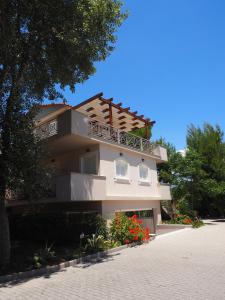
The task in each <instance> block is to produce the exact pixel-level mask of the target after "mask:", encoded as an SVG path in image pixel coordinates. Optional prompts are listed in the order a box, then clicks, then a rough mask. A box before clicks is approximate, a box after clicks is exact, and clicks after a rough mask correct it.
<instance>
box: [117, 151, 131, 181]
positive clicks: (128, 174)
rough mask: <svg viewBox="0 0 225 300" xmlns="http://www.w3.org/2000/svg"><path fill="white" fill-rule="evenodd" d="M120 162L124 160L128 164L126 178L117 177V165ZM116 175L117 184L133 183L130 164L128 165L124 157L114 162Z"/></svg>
mask: <svg viewBox="0 0 225 300" xmlns="http://www.w3.org/2000/svg"><path fill="white" fill-rule="evenodd" d="M119 160H123V161H125V162H126V163H127V174H126V176H124V177H122V176H117V173H116V163H117V161H119ZM114 174H115V177H114V181H116V182H120V183H130V182H131V181H130V164H129V163H128V161H127V160H126V159H125V158H124V157H119V158H117V159H115V160H114Z"/></svg>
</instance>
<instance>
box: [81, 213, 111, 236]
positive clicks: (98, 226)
mask: <svg viewBox="0 0 225 300" xmlns="http://www.w3.org/2000/svg"><path fill="white" fill-rule="evenodd" d="M82 222H83V223H86V224H87V225H88V234H89V232H91V233H94V234H96V235H101V236H103V237H104V239H107V238H108V228H107V224H106V220H105V219H104V218H103V217H102V216H101V215H100V214H91V215H89V216H87V218H85V219H83V220H82Z"/></svg>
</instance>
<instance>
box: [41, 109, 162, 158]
mask: <svg viewBox="0 0 225 300" xmlns="http://www.w3.org/2000/svg"><path fill="white" fill-rule="evenodd" d="M35 133H36V134H37V135H38V136H39V137H40V138H41V139H46V138H50V137H53V136H56V135H57V139H58V138H61V137H63V136H70V137H71V138H72V136H73V135H76V136H77V137H78V136H79V137H84V138H85V139H87V138H88V139H89V141H90V140H92V139H95V140H96V139H97V140H99V141H103V142H107V143H111V144H114V145H118V146H120V147H125V148H127V149H131V150H135V151H138V152H141V153H145V154H148V155H152V156H154V157H155V158H156V160H158V162H160V161H167V151H166V149H164V148H163V147H161V146H155V145H154V144H153V143H151V142H150V141H149V140H147V139H145V138H142V137H139V136H136V135H134V134H132V133H130V132H126V131H124V130H121V129H118V128H116V127H114V126H111V125H108V124H106V123H101V122H98V121H96V120H91V118H88V117H86V116H84V115H83V114H81V113H79V112H76V111H67V112H66V113H65V114H63V115H61V116H59V117H58V118H57V119H54V120H51V121H50V122H48V123H44V124H41V125H40V126H38V127H37V128H36V129H35ZM71 145H72V141H71Z"/></svg>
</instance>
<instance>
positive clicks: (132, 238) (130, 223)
mask: <svg viewBox="0 0 225 300" xmlns="http://www.w3.org/2000/svg"><path fill="white" fill-rule="evenodd" d="M110 232H111V236H112V238H113V240H115V241H119V242H120V243H121V244H130V243H132V242H141V241H146V240H148V239H149V233H150V231H149V228H143V227H142V221H141V220H139V219H138V218H137V216H136V215H133V216H132V217H127V216H126V215H125V214H123V213H116V215H115V218H114V219H113V221H112V224H111V228H110Z"/></svg>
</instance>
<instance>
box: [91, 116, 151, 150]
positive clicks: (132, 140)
mask: <svg viewBox="0 0 225 300" xmlns="http://www.w3.org/2000/svg"><path fill="white" fill-rule="evenodd" d="M89 135H90V136H93V137H97V138H99V139H101V140H106V141H110V142H112V143H115V144H117V145H122V146H126V147H128V148H131V149H134V150H137V151H141V152H145V153H147V154H152V153H153V145H152V143H150V141H149V140H146V139H144V138H142V137H138V136H136V135H134V134H131V133H127V132H124V131H122V130H120V129H117V128H114V127H112V126H110V125H107V124H102V123H100V122H97V121H89Z"/></svg>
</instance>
